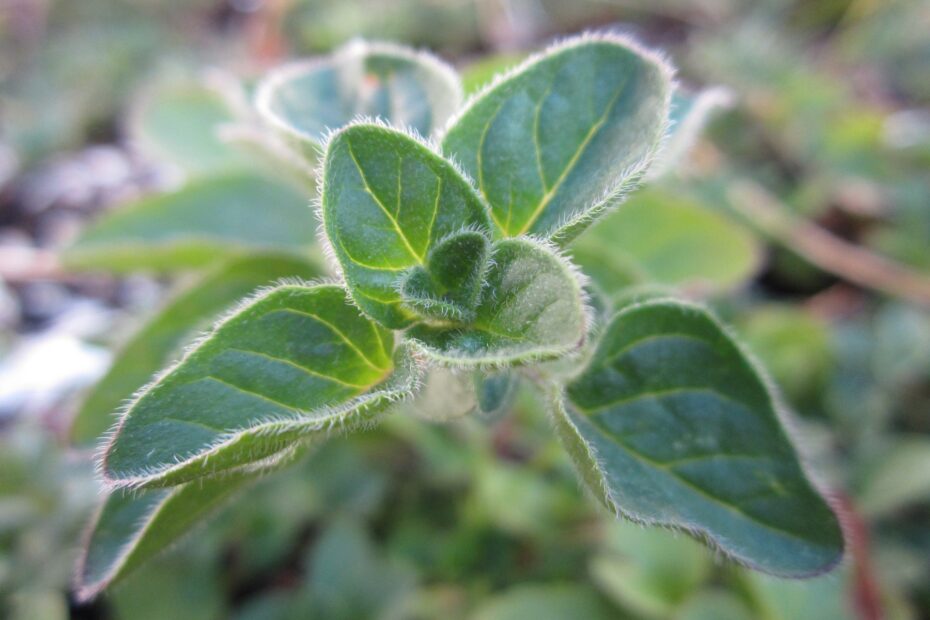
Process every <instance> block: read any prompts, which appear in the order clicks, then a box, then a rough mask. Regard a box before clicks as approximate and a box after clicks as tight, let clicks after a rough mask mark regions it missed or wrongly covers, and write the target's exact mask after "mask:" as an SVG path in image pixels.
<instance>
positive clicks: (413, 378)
mask: <svg viewBox="0 0 930 620" xmlns="http://www.w3.org/2000/svg"><path fill="white" fill-rule="evenodd" d="M324 286H335V287H339V288H340V289H341V290H343V291H344V292H345V290H346V289H345V288H343V286H342V283H341V282H338V281H334V280H333V279H332V278H321V279H316V280H313V281H304V280H301V279H300V278H285V279H282V280H278V281H277V282H276V283H275V284H273V285H270V286H265V287H260V288H259V289H258V290H257V291H256V292H255V293H254V294H253V295H251V296H248V297H245V298H243V299H242V300H240V301H239V303H237V304H235V305H234V306H233V307H232V308H231V309H230V310H229V311H227V312H226V314H225V315H224V316H223V317H222V318H220V319H219V320H218V321H217V322H216V323H215V324H214V325H213V327H212V328H211V329H209V330H208V331H206V332H205V333H204V334H202V335H201V336H200V337H198V338H195V339H194V340H193V341H192V342H191V343H190V344H189V345H188V346H187V347H186V348H185V351H184V353H183V355H182V356H181V358H180V359H179V360H178V361H176V362H175V363H173V364H170V365H169V366H167V367H166V368H164V369H163V370H162V371H161V372H159V373H157V374H156V375H155V376H154V377H153V378H152V380H151V381H149V382H148V383H147V384H146V385H144V386H143V387H141V388H139V389H138V390H137V391H136V392H135V393H134V394H133V395H132V397H131V398H130V399H129V400H127V402H126V403H125V404H124V405H123V407H121V408H120V410H119V411H118V412H117V414H116V415H117V420H116V422H115V423H114V424H113V426H112V427H111V428H110V429H109V430H108V431H107V432H106V433H104V434H103V436H102V437H101V441H100V442H99V444H98V446H97V449H96V451H95V456H94V468H95V470H96V473H97V476H98V477H99V478H100V479H101V480H102V481H103V484H104V487H105V488H106V489H107V490H110V491H112V490H115V489H120V488H143V487H151V486H158V485H157V482H158V481H159V480H160V479H162V478H167V477H169V476H170V475H171V474H173V473H178V472H183V471H185V470H187V469H188V468H190V467H193V466H195V465H196V464H197V463H201V464H202V465H204V466H205V465H206V463H207V462H208V461H209V458H210V457H211V456H213V455H214V454H216V453H218V452H220V451H221V450H222V449H223V448H225V447H228V446H231V445H233V444H234V443H235V442H236V441H238V440H240V439H243V438H245V437H249V436H262V435H278V434H284V433H286V432H288V431H291V432H295V431H300V430H303V429H307V430H312V431H325V432H332V431H333V430H335V429H338V428H339V427H340V426H341V425H342V423H343V422H345V419H346V418H348V417H349V416H351V415H352V414H353V413H356V412H358V411H360V410H364V409H366V408H368V407H371V406H376V405H378V404H381V403H382V402H383V401H385V400H386V401H387V402H388V403H394V402H399V401H402V400H405V399H407V398H409V397H410V396H411V395H413V394H415V393H416V392H417V391H418V390H419V388H420V385H421V381H422V375H423V369H424V367H425V361H424V360H423V359H422V357H421V356H419V355H417V354H416V351H415V350H414V351H411V350H410V348H408V350H407V351H406V352H405V353H406V355H405V357H407V358H409V360H407V362H408V364H409V368H405V369H402V370H403V371H406V372H409V378H408V380H407V381H406V384H405V385H404V386H403V387H402V389H399V388H395V389H393V390H390V391H386V392H376V393H370V392H366V393H364V394H361V395H359V396H356V397H354V398H352V399H350V400H348V401H346V402H345V403H342V404H341V405H338V406H335V407H323V408H321V409H320V410H318V411H317V412H316V413H318V414H323V415H322V416H316V417H315V418H314V419H313V420H312V421H311V420H302V419H300V418H287V419H285V420H279V419H274V418H269V419H268V420H266V421H264V422H261V423H259V424H256V425H254V426H252V427H251V428H248V429H243V430H240V431H235V432H230V433H227V434H225V435H223V436H222V437H221V438H220V439H219V440H218V441H216V442H215V443H214V444H212V445H210V446H209V447H207V448H206V449H205V450H203V451H201V452H199V453H198V454H195V455H193V456H191V457H189V458H188V459H185V460H184V461H180V462H178V463H175V464H174V465H169V466H165V467H160V468H153V469H151V470H144V471H140V472H139V473H137V474H135V475H132V476H129V477H121V478H114V477H112V476H110V475H108V473H107V467H106V465H107V456H108V454H109V452H110V450H111V448H112V447H113V445H114V444H115V442H116V440H117V438H118V437H119V434H120V431H121V430H122V428H123V425H124V424H125V422H126V419H127V418H128V416H129V412H130V411H131V410H132V409H133V407H134V406H135V405H136V403H137V402H138V401H139V400H141V399H142V398H143V397H144V396H145V395H146V394H148V392H149V391H150V390H151V389H152V388H153V387H154V386H155V385H157V384H158V383H160V382H161V381H162V380H163V379H164V378H165V377H167V376H168V375H169V374H171V373H172V372H174V371H175V370H176V369H177V368H178V367H179V366H181V364H183V363H184V362H185V361H186V360H187V358H188V357H190V356H191V355H192V354H193V353H194V352H195V351H196V350H197V349H199V348H200V347H201V346H202V345H203V344H204V343H205V342H207V341H208V340H210V339H211V338H213V337H214V335H215V334H216V332H217V331H218V330H219V329H220V328H221V327H223V325H225V324H226V323H227V322H229V321H230V320H232V319H233V318H235V317H236V316H238V315H239V314H240V313H241V312H243V311H245V310H246V309H248V308H250V307H251V306H253V305H254V304H256V303H258V302H260V301H261V300H263V299H265V298H266V297H268V296H269V295H271V294H273V293H275V292H277V291H280V290H283V289H285V288H290V287H293V288H300V289H306V288H317V287H324ZM347 299H351V297H350V296H348V295H347ZM369 320H370V319H369ZM396 354H397V350H396V349H395V356H396ZM398 370H399V368H398V367H397V366H395V367H394V370H393V371H392V373H391V375H389V377H388V379H389V378H390V376H393V375H394V374H396V373H397V371H398ZM372 387H375V386H372ZM353 428H354V427H353ZM296 442H297V441H296V440H295V441H289V442H287V443H285V445H282V446H281V449H284V448H286V447H287V446H288V444H293V443H296ZM271 456H273V455H271ZM263 460H264V459H259V461H257V462H262V461H263ZM235 469H238V468H233V470H235ZM213 473H214V472H207V471H205V472H204V474H203V475H212V474H213ZM181 482H185V481H181ZM179 483H180V482H171V483H169V484H168V485H167V486H172V485H173V484H179Z"/></svg>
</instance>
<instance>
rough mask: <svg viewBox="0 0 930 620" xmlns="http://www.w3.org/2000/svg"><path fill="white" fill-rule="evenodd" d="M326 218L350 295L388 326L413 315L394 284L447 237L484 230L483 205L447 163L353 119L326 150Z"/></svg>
mask: <svg viewBox="0 0 930 620" xmlns="http://www.w3.org/2000/svg"><path fill="white" fill-rule="evenodd" d="M322 213H323V223H324V227H325V230H326V235H327V238H328V240H329V242H330V244H331V245H332V249H333V252H334V254H335V257H336V259H337V260H338V262H339V265H340V267H341V269H342V272H343V275H344V277H345V280H346V285H347V287H348V289H349V293H350V294H351V295H352V298H353V299H354V300H355V302H356V303H357V304H358V305H359V307H360V308H361V309H362V310H363V311H364V312H365V313H366V314H368V315H369V316H371V317H372V318H374V319H375V320H377V321H378V322H379V323H381V324H382V325H384V326H386V327H389V328H392V329H402V328H404V327H406V326H407V325H409V324H410V323H412V322H413V321H414V320H415V319H416V315H415V314H414V313H413V312H412V311H411V310H410V309H408V308H405V307H404V306H403V299H402V297H401V294H400V292H399V291H398V288H399V286H398V284H399V282H400V280H401V279H403V277H404V276H405V275H406V272H407V271H408V270H410V269H412V268H414V267H426V266H427V260H428V256H429V253H430V251H431V250H432V249H433V248H434V247H435V246H436V244H437V243H439V242H440V241H442V240H444V239H446V238H447V237H449V236H450V235H453V234H455V233H459V232H461V231H462V230H463V229H466V228H467V229H470V230H472V231H476V232H482V231H489V230H490V223H489V222H488V219H487V209H486V207H485V205H484V204H483V203H482V202H481V199H480V198H479V196H478V195H477V193H476V192H475V190H474V189H473V188H472V187H471V186H470V185H469V183H468V181H466V180H465V179H464V178H463V177H462V176H461V175H460V174H459V173H458V171H456V170H455V169H454V168H453V167H452V165H451V164H450V163H449V162H447V161H446V160H445V159H443V158H442V157H441V156H439V155H437V154H436V153H434V152H433V151H431V150H430V149H429V148H428V147H426V146H424V145H423V144H421V143H420V142H418V141H417V140H415V139H414V138H412V137H410V136H408V135H406V134H404V133H403V132H400V131H397V130H395V129H389V128H386V127H382V126H379V125H373V124H357V125H352V126H349V127H348V128H346V129H344V130H342V131H340V132H339V133H337V134H336V135H335V136H334V137H333V138H332V140H331V141H330V142H329V145H328V148H327V151H326V161H325V174H324V181H323V192H322Z"/></svg>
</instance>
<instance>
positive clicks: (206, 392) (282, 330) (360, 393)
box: [100, 285, 419, 487]
mask: <svg viewBox="0 0 930 620" xmlns="http://www.w3.org/2000/svg"><path fill="white" fill-rule="evenodd" d="M392 350H393V335H392V334H391V332H389V331H387V330H385V329H383V328H381V327H379V326H378V325H376V324H375V323H372V322H371V321H369V320H368V319H366V318H365V317H363V316H362V315H360V314H359V312H358V310H357V309H356V308H355V307H354V306H353V305H352V304H351V303H350V302H349V300H348V299H347V298H346V295H345V292H344V290H343V289H342V288H340V287H338V286H334V285H312V286H311V285H282V286H279V287H277V288H275V289H271V290H268V291H266V292H265V293H263V294H261V295H259V296H258V297H256V298H255V299H253V300H251V301H249V302H248V303H247V304H246V305H244V306H243V307H242V308H240V309H239V310H238V311H236V312H235V313H234V314H232V315H230V316H229V317H228V318H227V319H225V320H223V321H221V322H220V323H219V324H218V325H217V327H216V328H215V329H214V331H213V332H212V333H211V334H210V335H209V336H208V337H207V338H206V339H204V340H203V341H202V342H201V343H200V344H199V345H198V346H197V347H196V348H194V349H192V350H191V351H190V352H189V353H188V354H187V355H186V356H185V357H184V358H183V359H182V360H181V362H179V363H178V365H177V366H175V367H173V368H172V369H170V370H169V371H168V372H167V373H166V374H165V375H163V376H162V377H161V378H159V379H158V380H157V381H156V382H155V383H153V384H152V385H150V386H149V387H147V388H146V389H145V390H143V391H142V392H141V393H140V395H139V396H138V398H137V399H136V400H135V401H134V402H132V403H131V404H130V406H129V407H128V409H127V411H126V413H125V414H124V416H123V417H122V418H121V420H120V422H119V423H118V424H117V426H116V428H115V430H114V432H113V436H112V438H111V440H110V442H109V444H108V445H107V447H106V450H105V453H104V455H103V457H102V459H101V462H100V468H101V472H102V474H103V477H104V480H105V481H106V482H107V483H108V484H109V485H110V486H112V487H124V486H169V485H172V484H179V483H182V482H186V481H188V480H192V479H194V478H198V477H201V476H205V475H210V474H213V473H218V472H222V471H224V470H229V469H234V468H237V467H241V466H243V465H247V464H248V463H251V462H253V461H256V460H260V459H263V458H266V457H268V456H270V455H273V454H275V453H276V452H278V451H280V450H282V449H284V448H287V447H289V446H292V445H293V444H294V443H296V442H298V441H300V440H304V439H309V438H313V437H319V436H323V435H325V434H326V433H327V432H329V431H330V430H331V429H334V428H349V429H351V428H354V427H356V426H358V425H359V424H362V423H365V422H367V421H370V420H372V419H373V418H374V417H375V415H376V414H377V413H379V412H381V411H382V410H384V409H385V408H386V407H387V406H388V405H389V404H390V403H391V402H392V401H395V400H397V399H399V398H403V397H406V396H408V395H410V393H411V392H412V391H413V390H414V389H415V387H416V384H417V382H418V378H419V372H418V370H419V368H418V365H417V363H416V361H415V360H413V359H411V358H410V356H409V355H408V354H407V353H406V351H405V350H399V351H398V352H397V354H396V355H395V358H396V362H397V365H396V367H395V363H394V361H392Z"/></svg>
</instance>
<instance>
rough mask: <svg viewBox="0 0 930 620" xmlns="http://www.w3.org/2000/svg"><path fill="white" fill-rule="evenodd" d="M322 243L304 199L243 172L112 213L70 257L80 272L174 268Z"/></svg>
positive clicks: (288, 188) (67, 258)
mask: <svg viewBox="0 0 930 620" xmlns="http://www.w3.org/2000/svg"><path fill="white" fill-rule="evenodd" d="M315 242H316V226H315V224H314V221H313V216H312V213H311V211H310V208H309V206H308V201H307V198H306V196H305V195H304V194H302V193H301V192H300V191H298V190H297V189H296V188H294V187H292V186H290V185H287V184H285V183H282V182H279V181H273V180H271V179H268V178H265V177H261V176H256V175H254V174H251V173H244V172H240V173H231V174H224V175H214V176H210V177H206V178H202V179H200V180H196V181H192V182H191V183H188V184H187V185H185V186H184V187H182V188H180V189H178V190H175V191H172V192H169V193H166V194H159V195H155V196H149V197H146V198H142V199H141V200H138V201H136V202H133V203H130V204H127V205H124V206H122V207H120V208H118V209H117V210H115V211H112V212H110V213H107V214H106V215H104V216H103V217H101V218H100V219H99V220H97V221H96V222H94V223H93V224H92V225H91V226H90V227H88V228H87V229H86V230H85V231H84V232H83V234H82V235H81V236H80V237H79V238H78V240H77V241H76V242H75V243H74V245H72V246H71V247H70V248H68V249H66V250H65V253H64V255H63V260H64V261H65V263H66V264H67V265H68V266H70V267H73V268H78V269H105V270H108V271H116V272H127V271H135V270H139V269H149V270H153V271H171V270H175V269H185V268H188V269H189V268H195V267H202V266H204V265H208V264H210V263H213V262H216V261H218V260H222V259H224V258H229V257H232V256H236V255H239V254H243V253H247V252H254V251H256V250H261V249H271V250H278V251H285V250H288V249H290V250H293V251H303V250H304V249H305V248H306V247H308V246H311V245H313V244H314V243H315Z"/></svg>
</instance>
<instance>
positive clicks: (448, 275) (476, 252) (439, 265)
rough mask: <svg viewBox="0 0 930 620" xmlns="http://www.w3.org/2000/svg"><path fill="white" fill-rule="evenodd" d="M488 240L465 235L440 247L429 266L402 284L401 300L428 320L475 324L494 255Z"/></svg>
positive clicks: (419, 268)
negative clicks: (490, 258) (482, 287)
mask: <svg viewBox="0 0 930 620" xmlns="http://www.w3.org/2000/svg"><path fill="white" fill-rule="evenodd" d="M490 245H491V244H490V242H489V241H488V238H487V237H485V236H484V235H483V234H481V233H479V232H472V231H463V232H460V233H457V234H454V235H451V236H449V237H447V238H446V239H444V240H441V241H440V242H439V243H437V244H436V245H435V246H433V248H432V249H431V250H430V252H429V256H427V261H426V266H425V267H422V266H419V265H417V266H415V267H412V268H411V270H410V271H409V272H408V273H407V275H406V276H405V277H404V279H403V280H402V283H401V290H400V292H401V296H402V297H403V299H404V302H405V303H406V304H407V305H408V306H410V307H411V308H412V309H413V311H414V312H416V313H417V314H418V315H420V316H422V317H423V318H426V319H430V318H432V319H438V320H445V321H449V320H451V321H458V322H463V323H467V322H471V321H472V320H474V318H475V307H476V306H477V305H478V300H479V298H480V295H481V285H482V284H483V280H484V274H485V269H486V267H487V263H488V253H489V251H490V249H491V248H490Z"/></svg>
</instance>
